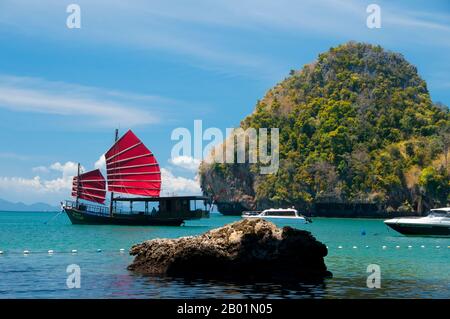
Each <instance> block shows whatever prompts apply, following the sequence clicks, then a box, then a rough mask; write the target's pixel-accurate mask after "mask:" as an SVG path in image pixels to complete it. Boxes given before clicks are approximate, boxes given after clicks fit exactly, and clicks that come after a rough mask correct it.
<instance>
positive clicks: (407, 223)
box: [384, 207, 450, 236]
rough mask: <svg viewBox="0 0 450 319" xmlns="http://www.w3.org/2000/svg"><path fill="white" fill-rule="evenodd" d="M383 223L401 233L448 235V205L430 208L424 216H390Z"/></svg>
mask: <svg viewBox="0 0 450 319" xmlns="http://www.w3.org/2000/svg"><path fill="white" fill-rule="evenodd" d="M384 223H385V224H386V225H388V226H389V227H391V228H392V229H394V230H396V231H398V232H399V233H401V234H403V235H428V236H450V207H446V208H436V209H432V210H430V212H429V213H428V215H427V216H425V217H416V218H408V217H402V218H392V219H388V220H385V221H384Z"/></svg>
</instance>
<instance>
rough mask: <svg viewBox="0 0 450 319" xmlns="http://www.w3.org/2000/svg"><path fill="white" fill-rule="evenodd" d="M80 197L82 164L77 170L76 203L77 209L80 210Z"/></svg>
mask: <svg viewBox="0 0 450 319" xmlns="http://www.w3.org/2000/svg"><path fill="white" fill-rule="evenodd" d="M79 196H80V163H78V170H77V199H76V201H75V203H76V206H75V207H76V208H78V197H79Z"/></svg>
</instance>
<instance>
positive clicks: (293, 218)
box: [242, 208, 311, 224]
mask: <svg viewBox="0 0 450 319" xmlns="http://www.w3.org/2000/svg"><path fill="white" fill-rule="evenodd" d="M242 217H243V218H262V219H265V220H268V221H272V222H275V223H276V222H295V223H299V224H306V223H308V222H311V220H310V219H308V218H307V217H305V216H302V215H301V214H299V212H298V211H297V210H296V209H294V208H270V209H265V210H263V211H262V212H261V211H247V212H244V213H243V214H242Z"/></svg>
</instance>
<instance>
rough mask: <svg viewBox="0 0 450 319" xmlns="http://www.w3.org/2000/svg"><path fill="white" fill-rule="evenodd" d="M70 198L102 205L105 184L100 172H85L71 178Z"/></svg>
mask: <svg viewBox="0 0 450 319" xmlns="http://www.w3.org/2000/svg"><path fill="white" fill-rule="evenodd" d="M72 196H74V197H78V198H81V199H86V200H89V201H92V202H96V203H100V204H104V203H105V196H106V182H105V178H104V177H103V175H102V173H101V172H100V170H98V169H96V170H94V171H90V172H86V173H84V174H80V177H79V179H78V176H75V177H74V178H73V183H72Z"/></svg>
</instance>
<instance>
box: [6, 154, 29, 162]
mask: <svg viewBox="0 0 450 319" xmlns="http://www.w3.org/2000/svg"><path fill="white" fill-rule="evenodd" d="M0 158H4V159H13V160H19V161H25V160H27V159H29V157H28V156H25V155H21V154H16V153H12V152H0Z"/></svg>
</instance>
